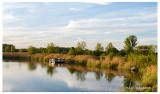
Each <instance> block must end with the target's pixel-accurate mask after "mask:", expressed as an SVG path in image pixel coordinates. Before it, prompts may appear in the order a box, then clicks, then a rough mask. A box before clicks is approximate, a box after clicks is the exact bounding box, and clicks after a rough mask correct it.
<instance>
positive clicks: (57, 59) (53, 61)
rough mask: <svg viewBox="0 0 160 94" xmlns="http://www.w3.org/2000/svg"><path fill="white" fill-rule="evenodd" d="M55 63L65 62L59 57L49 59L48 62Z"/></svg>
mask: <svg viewBox="0 0 160 94" xmlns="http://www.w3.org/2000/svg"><path fill="white" fill-rule="evenodd" d="M56 63H65V59H60V58H52V59H49V64H56Z"/></svg>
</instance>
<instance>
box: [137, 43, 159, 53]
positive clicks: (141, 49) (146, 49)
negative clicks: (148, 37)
mask: <svg viewBox="0 0 160 94" xmlns="http://www.w3.org/2000/svg"><path fill="white" fill-rule="evenodd" d="M156 50H157V46H155V45H139V46H136V50H135V53H136V54H143V55H149V54H154V53H156Z"/></svg>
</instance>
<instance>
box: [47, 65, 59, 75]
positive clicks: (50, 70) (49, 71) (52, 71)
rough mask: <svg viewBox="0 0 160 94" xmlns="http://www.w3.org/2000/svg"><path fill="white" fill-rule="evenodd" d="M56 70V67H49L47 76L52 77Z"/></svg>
mask: <svg viewBox="0 0 160 94" xmlns="http://www.w3.org/2000/svg"><path fill="white" fill-rule="evenodd" d="M56 72H57V71H56V68H55V67H51V66H47V74H48V75H50V76H51V77H52V75H53V74H54V73H56Z"/></svg>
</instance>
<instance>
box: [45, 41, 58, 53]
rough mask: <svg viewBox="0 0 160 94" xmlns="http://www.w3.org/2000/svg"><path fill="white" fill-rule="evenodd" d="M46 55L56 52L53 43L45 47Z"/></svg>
mask: <svg viewBox="0 0 160 94" xmlns="http://www.w3.org/2000/svg"><path fill="white" fill-rule="evenodd" d="M46 49H47V53H48V54H51V53H56V52H57V51H56V48H55V45H54V44H53V42H52V43H49V44H48V45H47V48H46Z"/></svg>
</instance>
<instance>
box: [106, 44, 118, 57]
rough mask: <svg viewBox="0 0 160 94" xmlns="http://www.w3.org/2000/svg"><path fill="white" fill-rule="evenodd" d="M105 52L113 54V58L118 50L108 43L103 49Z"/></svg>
mask: <svg viewBox="0 0 160 94" xmlns="http://www.w3.org/2000/svg"><path fill="white" fill-rule="evenodd" d="M105 52H106V54H108V55H109V54H110V53H112V54H113V56H115V55H116V54H117V53H118V50H117V49H116V48H115V47H114V46H113V45H112V43H109V44H108V45H107V47H106V48H105Z"/></svg>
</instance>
